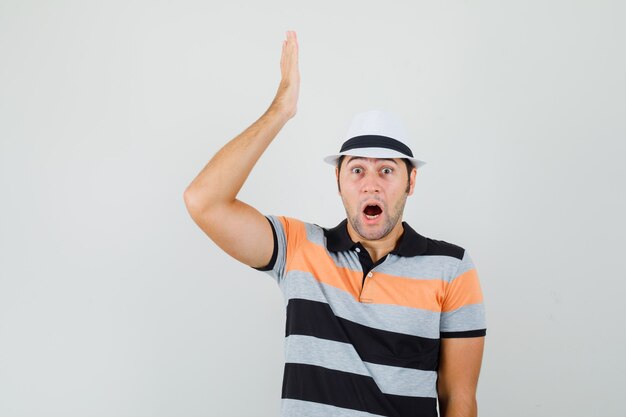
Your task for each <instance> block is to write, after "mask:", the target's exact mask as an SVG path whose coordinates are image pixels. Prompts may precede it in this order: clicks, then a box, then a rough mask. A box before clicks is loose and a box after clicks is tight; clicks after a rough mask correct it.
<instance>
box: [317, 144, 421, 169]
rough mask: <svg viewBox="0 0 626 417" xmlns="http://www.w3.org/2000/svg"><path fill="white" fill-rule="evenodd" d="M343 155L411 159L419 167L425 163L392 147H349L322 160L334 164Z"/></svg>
mask: <svg viewBox="0 0 626 417" xmlns="http://www.w3.org/2000/svg"><path fill="white" fill-rule="evenodd" d="M344 155H349V156H363V157H365V158H402V159H408V160H409V161H411V163H412V164H413V166H414V167H415V168H419V167H421V166H423V165H425V164H426V162H425V161H421V160H419V159H416V158H411V157H409V156H406V155H405V154H403V153H401V152H398V151H394V150H393V149H388V148H359V149H350V150H348V151H344V152H340V153H338V154H334V155H328V156H327V157H325V158H324V162H326V163H327V164H330V165H333V166H336V165H337V161H338V160H339V158H341V157H342V156H344Z"/></svg>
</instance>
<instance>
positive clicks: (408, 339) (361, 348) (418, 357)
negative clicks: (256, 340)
mask: <svg viewBox="0 0 626 417" xmlns="http://www.w3.org/2000/svg"><path fill="white" fill-rule="evenodd" d="M292 334H298V335H306V336H315V337H319V338H321V339H328V340H334V341H337V342H343V343H351V344H352V345H353V346H354V349H355V350H356V351H357V353H358V354H359V356H360V357H361V359H363V360H364V361H367V362H372V363H377V364H381V365H390V366H398V367H402V368H411V369H421V370H424V371H436V370H437V365H438V361H439V339H429V338H426V337H419V336H413V335H407V334H402V333H396V332H391V331H388V330H380V329H374V328H372V327H368V326H364V325H362V324H358V323H355V322H352V321H350V320H346V319H344V318H341V317H337V316H335V314H334V313H333V311H332V309H331V308H330V306H329V305H328V304H326V303H322V302H318V301H310V300H303V299H299V298H292V299H290V300H289V303H288V304H287V323H286V326H285V336H289V335H292Z"/></svg>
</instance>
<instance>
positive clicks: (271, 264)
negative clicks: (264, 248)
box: [253, 216, 278, 271]
mask: <svg viewBox="0 0 626 417" xmlns="http://www.w3.org/2000/svg"><path fill="white" fill-rule="evenodd" d="M265 218H266V219H267V221H268V222H269V223H270V226H272V237H273V238H274V251H273V252H272V258H271V259H270V262H269V263H268V264H267V265H265V266H261V267H255V266H253V268H254V269H256V270H259V271H271V270H272V269H274V265H275V264H276V257H277V256H278V237H276V228H275V227H274V224H273V223H272V221H271V220H270V219H269V217H267V216H266V217H265Z"/></svg>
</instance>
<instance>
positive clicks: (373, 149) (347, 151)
mask: <svg viewBox="0 0 626 417" xmlns="http://www.w3.org/2000/svg"><path fill="white" fill-rule="evenodd" d="M406 142H408V134H407V132H406V128H405V127H404V123H402V120H400V118H398V117H397V116H396V115H394V114H392V113H389V112H385V111H381V110H370V111H366V112H363V113H359V114H357V115H356V116H354V117H353V118H352V123H351V124H350V128H349V129H348V133H347V134H346V139H345V142H344V143H343V145H342V146H341V149H340V150H339V153H337V154H334V155H328V156H327V157H325V158H324V162H327V163H329V164H331V165H335V166H336V165H337V161H338V160H339V158H340V157H341V156H343V155H350V156H363V157H366V158H404V159H408V160H409V161H411V163H412V164H413V166H414V167H415V168H419V167H421V166H422V165H424V164H426V162H424V161H420V160H419V159H415V158H414V157H413V152H412V151H411V148H409V147H408V145H406Z"/></svg>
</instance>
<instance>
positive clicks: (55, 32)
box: [0, 0, 626, 417]
mask: <svg viewBox="0 0 626 417" xmlns="http://www.w3.org/2000/svg"><path fill="white" fill-rule="evenodd" d="M625 12H626V6H625V5H624V3H623V2H620V1H565V0H563V1H556V0H543V1H517V2H513V1H495V0H494V1H480V0H477V1H471V2H470V1H404V2H387V3H385V2H380V1H363V0H361V1H342V2H335V1H326V0H324V1H316V2H296V1H274V0H272V1H265V2H260V1H247V2H213V1H206V0H205V1H199V0H196V1H191V0H179V1H147V0H139V1H119V0H113V1H107V2H103V1H98V2H96V1H78V0H76V1H68V0H57V1H52V2H44V1H32V0H20V1H17V0H2V1H1V2H0V416H2V417H22V416H23V417H40V416H63V417H70V416H72V417H73V416H76V417H78V416H80V417H85V416H103V417H104V416H107V417H109V416H116V417H166V416H168V417H169V416H186V417H196V416H219V417H230V416H232V417H239V416H264V417H265V416H267V417H272V416H278V415H279V410H280V394H281V381H282V371H283V361H284V357H283V353H284V352H283V339H284V320H285V313H284V305H283V299H282V294H281V292H280V289H279V288H278V286H277V285H276V284H275V282H274V281H273V280H272V279H271V278H270V277H269V276H267V275H265V274H263V273H260V272H257V271H255V270H253V269H251V268H249V267H247V266H245V265H243V264H240V263H238V262H237V261H235V260H234V259H232V258H230V257H228V255H226V254H224V253H223V252H221V251H220V250H219V249H218V248H217V247H216V246H215V244H213V242H212V241H210V240H209V239H208V238H207V237H206V235H204V233H203V232H202V231H201V230H200V229H199V228H198V227H197V226H196V225H195V224H194V223H193V221H192V219H191V218H190V217H189V215H188V213H187V211H186V208H185V205H184V202H183V191H184V189H185V188H186V186H187V185H188V184H189V183H190V182H191V180H192V179H193V178H194V177H195V176H196V175H197V173H198V172H199V171H200V170H201V169H202V167H203V166H204V165H205V164H206V162H207V161H208V160H209V159H210V158H211V157H212V156H213V155H214V154H215V152H217V150H218V149H219V148H220V147H221V146H222V145H223V144H225V143H226V142H227V141H228V140H230V139H232V138H233V137H235V136H236V135H237V134H239V133H240V132H241V131H243V130H244V129H245V128H246V127H247V126H249V125H250V124H251V123H252V122H254V121H255V120H256V119H257V118H258V117H259V116H260V115H261V114H262V113H263V112H264V111H265V110H266V109H267V107H268V106H269V104H270V102H271V100H272V99H273V97H274V94H275V92H276V89H277V86H278V82H279V79H280V67H279V61H280V52H281V43H282V40H283V39H284V37H285V31H286V30H296V31H297V33H298V38H299V44H300V72H301V79H302V84H301V92H300V102H299V106H298V114H297V115H296V116H295V117H294V118H293V119H292V120H290V121H289V123H288V124H287V126H286V127H285V128H284V129H283V130H282V131H281V132H280V133H279V135H278V136H277V138H276V140H275V141H274V142H273V143H272V144H271V146H270V147H269V149H268V151H267V152H266V153H265V154H264V155H263V156H262V158H261V160H260V161H259V163H258V164H257V166H256V167H255V168H254V170H253V172H252V175H251V177H250V178H249V180H248V182H247V183H246V184H245V186H244V188H243V190H242V191H241V193H240V198H241V199H242V200H244V201H246V202H248V203H250V204H252V205H254V206H255V207H256V208H258V209H259V210H260V211H261V212H263V213H265V214H277V215H287V216H292V217H297V218H299V219H301V220H304V221H308V222H313V223H317V224H319V225H322V226H325V227H329V226H334V225H336V224H337V223H339V221H341V220H342V219H343V217H344V214H345V213H344V211H343V207H342V205H341V200H340V198H339V197H338V195H337V192H336V185H335V182H334V174H333V170H332V167H330V166H328V165H326V164H325V163H323V162H322V158H323V157H324V156H325V155H327V154H330V153H334V152H336V151H337V150H338V148H339V146H340V144H341V142H342V140H343V136H344V134H345V133H346V130H347V127H348V124H349V121H350V119H351V117H352V115H353V114H355V113H358V112H361V111H365V110H369V109H382V110H387V111H391V112H394V113H396V114H398V115H399V116H400V117H401V118H402V119H403V120H405V123H406V125H407V128H408V130H409V132H410V134H411V136H412V147H413V150H414V153H415V154H416V156H417V157H418V158H420V159H423V160H425V161H427V162H428V164H427V165H426V166H425V167H424V168H423V169H422V170H421V171H420V172H418V176H417V186H416V192H415V194H414V195H413V196H412V197H410V199H409V201H408V203H407V207H406V211H405V216H404V220H406V221H408V222H409V223H410V224H411V225H412V226H413V227H414V228H415V229H416V230H417V231H418V232H419V233H421V234H423V235H426V236H428V237H431V238H434V239H440V240H446V241H448V242H452V243H455V244H458V245H461V246H463V247H465V248H467V249H468V250H469V251H470V253H471V254H472V257H473V259H474V261H475V263H476V265H477V268H478V271H479V276H480V278H481V285H482V288H483V292H484V295H485V303H486V308H487V315H488V316H487V318H488V330H487V339H486V350H485V356H484V361H483V368H482V373H481V377H480V382H479V388H478V401H479V410H480V413H479V414H480V415H481V416H487V417H490V416H494V417H502V416H506V417H528V416H550V417H554V416H568V417H569V416H581V417H582V416H622V415H624V405H623V400H622V391H623V388H624V374H625V373H626V364H625V360H624V348H625V345H626V343H625V342H626V332H625V330H624V327H625V326H624V317H626V307H625V306H624V303H623V300H624V291H625V290H626V284H625V281H626V274H625V273H624V267H623V266H622V264H623V262H624V260H623V257H624V249H626V248H625V247H624V246H625V245H624V241H623V235H624V233H625V232H626V227H625V221H624V212H626V198H625V191H624V190H625V188H626V187H625V181H624V179H625V178H626V169H625V168H624V164H623V160H624V155H625V153H626V146H625V139H626V135H625V134H626V122H625V119H626V118H625V115H626V105H625V97H626V82H625V77H624V74H626V59H625V54H624V50H625V47H626V45H625V43H626V42H625V40H626V29H625V27H624V15H625ZM245 238H246V237H245V236H242V239H245Z"/></svg>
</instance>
